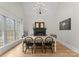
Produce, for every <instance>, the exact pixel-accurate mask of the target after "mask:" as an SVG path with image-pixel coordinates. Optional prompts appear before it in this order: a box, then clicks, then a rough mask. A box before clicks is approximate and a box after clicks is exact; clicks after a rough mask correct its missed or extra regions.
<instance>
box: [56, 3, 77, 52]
mask: <svg viewBox="0 0 79 59" xmlns="http://www.w3.org/2000/svg"><path fill="white" fill-rule="evenodd" d="M67 18H71V30H59V22H60V21H62V20H65V19H67ZM78 25H79V3H76V2H74V3H69V2H63V3H59V6H58V10H57V15H56V26H57V29H56V30H57V31H56V32H57V36H58V39H59V41H60V42H61V43H63V44H64V45H66V46H67V47H69V48H70V49H72V50H74V51H76V52H78V53H79V45H78V44H79V27H78Z"/></svg>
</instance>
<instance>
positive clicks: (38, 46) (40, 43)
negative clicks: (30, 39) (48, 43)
mask: <svg viewBox="0 0 79 59" xmlns="http://www.w3.org/2000/svg"><path fill="white" fill-rule="evenodd" d="M34 44H35V53H36V50H37V49H41V51H42V53H43V38H42V37H36V38H35V40H34Z"/></svg>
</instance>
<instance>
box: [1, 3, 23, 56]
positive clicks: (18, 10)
mask: <svg viewBox="0 0 79 59" xmlns="http://www.w3.org/2000/svg"><path fill="white" fill-rule="evenodd" d="M0 15H5V16H7V17H9V18H12V19H16V20H19V19H22V20H24V12H23V8H22V4H21V3H17V2H10V3H9V2H0ZM21 42H22V40H21V39H19V40H16V41H13V42H11V43H9V44H7V45H5V46H2V47H0V55H2V54H3V53H5V52H6V51H7V50H9V49H11V48H13V47H15V46H16V45H17V44H19V43H21Z"/></svg>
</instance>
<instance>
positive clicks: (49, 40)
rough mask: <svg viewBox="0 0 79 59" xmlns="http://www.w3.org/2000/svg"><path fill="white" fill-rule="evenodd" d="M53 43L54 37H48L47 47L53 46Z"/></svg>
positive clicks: (46, 39) (46, 40)
mask: <svg viewBox="0 0 79 59" xmlns="http://www.w3.org/2000/svg"><path fill="white" fill-rule="evenodd" d="M53 42H54V41H53V38H52V37H50V36H48V37H46V38H45V44H46V45H52V43H53Z"/></svg>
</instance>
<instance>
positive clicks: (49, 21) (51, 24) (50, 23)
mask: <svg viewBox="0 0 79 59" xmlns="http://www.w3.org/2000/svg"><path fill="white" fill-rule="evenodd" d="M35 4H36V3H34V2H33V3H32V2H29V3H27V2H25V3H23V5H24V10H25V16H26V20H24V22H25V25H24V27H25V29H26V30H28V32H29V34H33V24H34V22H35V21H39V20H41V21H45V23H46V28H47V33H55V30H56V28H55V27H56V26H55V25H56V24H55V13H56V8H57V5H58V3H57V2H56V3H55V2H52V3H44V4H45V5H46V6H45V7H46V8H47V9H48V12H47V13H45V14H43V15H42V16H38V17H37V16H36V14H35V12H34V10H33V7H34V6H35Z"/></svg>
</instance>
